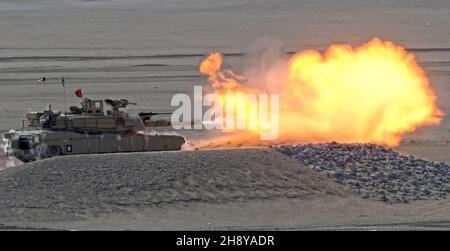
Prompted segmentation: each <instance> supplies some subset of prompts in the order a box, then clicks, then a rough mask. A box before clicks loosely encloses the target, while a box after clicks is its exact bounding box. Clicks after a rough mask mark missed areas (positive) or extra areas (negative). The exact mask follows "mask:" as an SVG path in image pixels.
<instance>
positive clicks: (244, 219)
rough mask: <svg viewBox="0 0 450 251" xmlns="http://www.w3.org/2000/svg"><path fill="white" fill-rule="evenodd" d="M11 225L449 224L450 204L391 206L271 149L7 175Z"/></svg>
mask: <svg viewBox="0 0 450 251" xmlns="http://www.w3.org/2000/svg"><path fill="white" fill-rule="evenodd" d="M0 190H1V191H2V193H1V194H0V202H1V203H0V205H1V206H0V222H1V228H2V229H60V230H63V229H64V230H84V229H91V230H144V229H145V230H178V229H182V230H213V229H214V230H217V229H222V230H243V229H257V230H275V229H284V230H287V229H290V230H307V229H324V230H325V229H442V228H448V227H450V226H449V225H448V221H449V220H450V218H449V215H450V200H448V199H443V200H431V201H430V200H425V201H416V202H413V203H410V204H394V205H388V204H386V203H384V202H381V201H375V200H369V199H361V198H359V197H358V196H357V195H356V194H355V193H353V192H352V191H351V190H350V189H349V188H348V187H345V186H342V185H339V184H337V183H336V182H334V181H333V180H331V179H330V178H328V177H327V176H326V175H325V174H322V173H317V172H315V171H312V170H310V169H309V168H307V167H305V166H302V165H300V164H299V163H298V162H296V161H295V160H294V159H292V158H290V157H288V156H287V155H284V154H282V153H279V152H277V151H276V150H274V149H271V148H251V149H222V150H200V151H183V152H154V153H128V154H125V153H124V154H104V155H80V156H69V157H57V158H53V159H48V160H42V161H37V162H34V163H28V164H25V165H23V166H20V167H16V168H8V169H6V170H3V171H1V173H0Z"/></svg>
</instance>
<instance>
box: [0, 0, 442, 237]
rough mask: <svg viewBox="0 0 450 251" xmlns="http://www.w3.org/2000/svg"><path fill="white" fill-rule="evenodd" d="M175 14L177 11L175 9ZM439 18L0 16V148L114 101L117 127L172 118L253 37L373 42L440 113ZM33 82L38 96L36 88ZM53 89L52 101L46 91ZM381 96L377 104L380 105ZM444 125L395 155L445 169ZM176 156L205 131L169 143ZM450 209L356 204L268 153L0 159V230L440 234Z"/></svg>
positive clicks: (65, 8)
mask: <svg viewBox="0 0 450 251" xmlns="http://www.w3.org/2000/svg"><path fill="white" fill-rule="evenodd" d="M188 2H189V3H188ZM449 10H450V4H449V2H448V1H446V0H437V1H407V0H399V1H391V0H382V1H376V2H374V1H358V0H348V1H340V0H339V1H338V0H336V1H328V0H327V1H325V0H319V1H290V0H282V1H269V0H263V1H252V0H251V1H239V0H231V1H209V0H198V1H184V0H169V1H166V0H157V1H151V2H147V1H139V0H130V1H124V0H112V1H84V0H74V1H63V0H46V1H39V4H36V1H32V0H21V1H13V0H0V32H1V33H0V34H1V37H0V132H4V131H7V130H9V129H11V128H18V127H20V126H21V125H22V120H23V117H24V114H25V113H26V112H29V111H35V110H42V109H44V108H46V107H47V106H48V105H49V104H52V107H53V109H55V110H64V100H65V99H64V92H66V100H67V105H74V104H78V103H79V101H80V100H79V99H78V98H77V97H75V96H74V95H73V92H74V91H75V90H76V89H77V88H82V89H83V92H84V93H85V95H86V96H87V97H90V98H100V99H103V98H128V99H130V101H134V102H137V103H138V106H133V107H130V109H129V111H130V112H131V113H134V114H136V113H137V112H139V111H158V112H170V111H173V110H174V109H175V108H174V107H172V106H170V100H171V97H172V96H173V95H174V94H177V93H187V94H189V95H192V92H193V86H194V85H197V84H200V85H204V84H205V83H206V80H205V79H204V78H202V77H201V76H200V74H199V73H198V64H199V62H200V61H201V60H202V59H203V58H204V57H205V56H206V55H208V54H209V53H210V52H212V51H220V52H222V53H224V55H225V58H226V61H225V62H224V64H225V65H227V66H229V67H231V68H232V69H233V70H236V72H239V70H240V69H241V67H242V61H243V60H245V58H246V55H247V53H248V52H253V51H254V49H255V48H254V47H257V45H258V44H259V43H258V41H259V40H260V39H261V37H263V38H264V40H265V41H266V43H267V41H271V42H269V44H272V43H274V44H277V43H279V42H280V43H281V44H283V49H284V50H285V51H290V52H292V51H299V50H305V49H315V50H323V49H325V48H327V47H328V46H329V45H330V44H333V43H348V44H352V45H359V44H360V43H363V42H366V41H368V40H370V39H371V38H373V37H379V38H381V39H384V40H391V41H394V42H395V43H397V44H399V45H401V46H403V47H405V48H406V49H407V50H408V51H410V52H412V53H414V55H415V57H416V59H417V61H418V63H419V64H420V65H421V66H422V67H423V68H424V70H425V72H426V74H427V76H428V77H429V79H430V84H431V86H432V87H433V89H434V90H435V92H436V95H437V103H438V105H439V107H440V109H441V110H442V111H443V112H444V113H445V114H449V113H450V102H449V101H450V85H449V82H450V68H449V67H450V37H449V35H448V34H449V27H450V26H449V24H450V15H448V13H449ZM41 77H46V78H47V81H46V83H45V84H42V83H40V84H37V79H39V78H41ZM62 77H64V78H65V84H66V89H63V88H62V85H61V83H60V79H61V78H62ZM387 91H388V90H387ZM449 132H450V120H449V117H448V115H445V116H444V117H443V120H442V122H441V124H440V125H436V126H427V127H421V128H418V130H416V131H414V132H411V133H408V134H407V135H405V137H404V138H403V142H402V144H401V145H400V146H399V147H397V148H396V150H397V151H400V152H402V153H404V154H413V155H414V156H417V157H420V158H424V159H428V160H433V161H443V162H446V163H447V164H450V154H449V153H450V146H449V142H450V133H449ZM179 133H180V134H183V135H185V136H186V138H187V139H188V140H189V141H195V140H198V139H202V138H204V137H205V135H204V131H181V132H179ZM449 222H450V200H449V199H443V200H436V201H434V200H433V201H429V200H425V201H416V202H413V203H410V204H394V205H387V204H385V203H383V202H380V201H374V200H368V199H361V198H360V197H358V196H357V195H356V194H354V193H353V192H352V191H351V190H350V189H348V188H346V187H343V186H341V185H339V184H337V183H335V182H334V181H333V180H331V179H328V178H327V177H325V176H324V175H322V174H320V173H316V172H313V171H311V170H310V169H308V168H307V167H304V166H302V165H300V164H299V163H298V162H296V161H295V160H293V159H291V158H290V157H288V156H286V155H283V154H281V153H279V152H276V151H274V150H273V149H269V148H258V149H221V150H201V151H183V152H177V153H175V152H170V153H169V152H158V153H135V154H111V155H85V156H73V157H58V158H54V159H49V160H44V161H38V162H35V163H29V164H25V165H23V164H21V163H20V162H18V161H17V160H15V159H8V158H6V157H4V156H3V155H1V154H0V229H4V230H10V229H64V230H82V229H105V230H112V229H118V230H124V229H149V230H163V229H167V230H175V229H186V230H199V229H202V230H209V229H214V230H215V229H233V230H234V229H264V230H266V229H283V230H286V229H288V230H291V229H294V230H298V229H300V230H308V229H363V230H370V229H382V230H386V229H388V230H390V229H443V228H445V229H448V228H449V227H450V225H449Z"/></svg>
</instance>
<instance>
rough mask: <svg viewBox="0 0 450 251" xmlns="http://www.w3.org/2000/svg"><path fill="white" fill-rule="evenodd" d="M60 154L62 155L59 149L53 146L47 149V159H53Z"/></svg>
mask: <svg viewBox="0 0 450 251" xmlns="http://www.w3.org/2000/svg"><path fill="white" fill-rule="evenodd" d="M61 154H62V150H61V147H59V146H55V145H53V146H49V147H48V157H54V156H58V155H61Z"/></svg>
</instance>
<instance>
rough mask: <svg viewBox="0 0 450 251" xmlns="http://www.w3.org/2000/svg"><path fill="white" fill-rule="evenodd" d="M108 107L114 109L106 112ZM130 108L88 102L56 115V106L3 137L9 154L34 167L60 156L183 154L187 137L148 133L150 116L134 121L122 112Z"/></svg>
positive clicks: (123, 102) (122, 102) (114, 103)
mask: <svg viewBox="0 0 450 251" xmlns="http://www.w3.org/2000/svg"><path fill="white" fill-rule="evenodd" d="M105 104H106V105H107V106H110V107H111V109H110V110H107V111H106V112H105V111H104V106H105ZM130 104H134V103H131V102H129V101H128V100H126V99H119V100H112V99H105V100H91V99H88V98H84V99H83V100H82V102H81V107H76V106H72V107H70V112H69V113H62V112H56V111H52V109H51V106H49V108H48V110H45V111H40V112H29V113H27V114H26V119H25V120H24V121H23V123H22V128H21V129H17V130H10V131H9V132H7V133H4V134H3V140H4V148H5V152H6V154H7V155H13V156H15V157H17V158H18V159H20V160H22V161H24V162H29V161H34V160H38V159H44V158H50V157H54V156H60V155H74V154H92V153H119V152H148V151H173V150H180V149H181V146H182V145H183V144H184V143H185V139H184V137H182V136H179V135H167V134H166V135H165V134H156V133H147V132H145V129H146V126H145V124H148V123H150V122H149V117H148V115H149V114H148V113H143V114H141V116H138V117H133V116H131V115H130V114H129V113H127V112H125V111H122V110H121V108H126V107H127V106H128V105H130ZM144 115H145V116H144Z"/></svg>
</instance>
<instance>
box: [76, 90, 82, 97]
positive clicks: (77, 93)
mask: <svg viewBox="0 0 450 251" xmlns="http://www.w3.org/2000/svg"><path fill="white" fill-rule="evenodd" d="M75 95H77V97H79V98H82V97H83V93H82V92H81V89H78V90H76V91H75Z"/></svg>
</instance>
